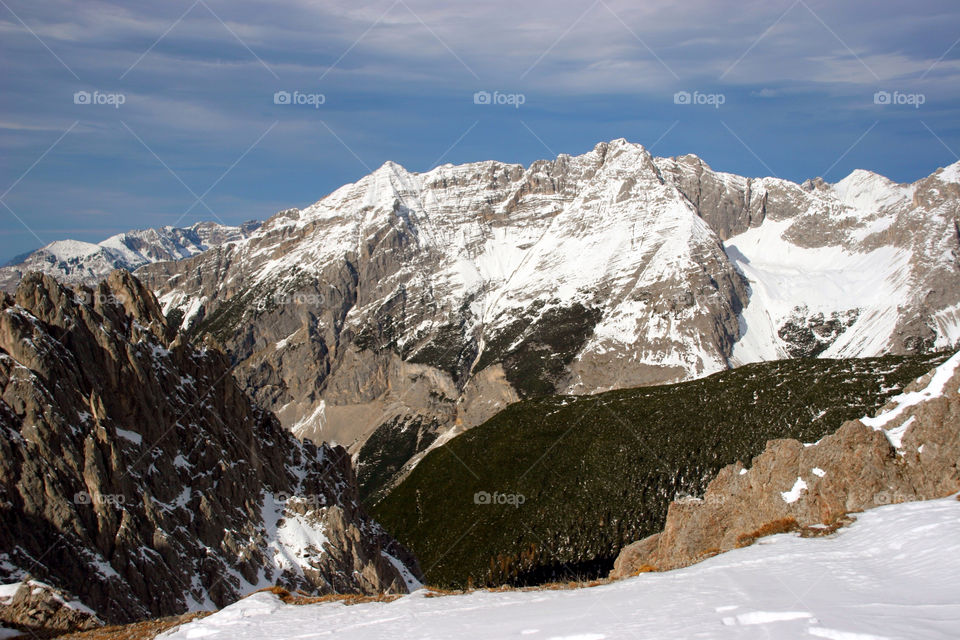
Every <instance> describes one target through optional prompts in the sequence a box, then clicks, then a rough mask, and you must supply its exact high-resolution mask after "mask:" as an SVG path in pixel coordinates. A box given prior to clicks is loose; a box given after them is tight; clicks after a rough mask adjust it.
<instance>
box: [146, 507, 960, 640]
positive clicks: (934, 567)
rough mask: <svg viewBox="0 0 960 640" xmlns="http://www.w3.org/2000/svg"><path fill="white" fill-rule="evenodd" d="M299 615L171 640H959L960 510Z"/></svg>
mask: <svg viewBox="0 0 960 640" xmlns="http://www.w3.org/2000/svg"><path fill="white" fill-rule="evenodd" d="M425 595H426V592H425V591H423V590H421V591H418V592H416V593H414V594H412V595H410V596H406V597H403V598H401V599H399V600H396V601H394V602H391V603H369V604H360V605H352V606H345V605H342V604H339V603H327V604H319V605H308V606H291V605H285V604H283V603H281V602H280V601H279V600H278V599H277V598H276V597H275V596H273V595H271V594H267V593H259V594H256V595H254V596H251V597H250V598H247V599H245V600H242V601H240V602H238V603H236V604H234V605H231V606H229V607H227V608H226V609H223V610H222V611H220V612H218V613H216V614H214V615H212V616H210V617H208V618H205V619H203V620H199V621H196V622H193V623H190V624H188V625H185V626H184V627H181V628H180V629H179V630H177V631H175V632H172V633H169V634H167V635H164V636H161V637H165V638H231V639H235V640H246V639H254V638H256V639H259V638H323V637H333V636H335V637H337V638H371V639H380V638H388V637H392V638H451V637H463V638H475V637H478V638H517V637H523V638H530V639H532V640H536V639H538V638H543V639H548V638H549V639H561V638H562V639H564V640H574V639H579V640H585V639H588V638H589V639H594V640H600V639H602V638H657V639H668V638H777V639H782V638H811V637H814V638H828V639H834V640H876V639H885V638H909V639H911V640H918V639H921V638H956V637H960V502H958V501H957V500H956V499H954V498H949V499H944V500H933V501H929V502H914V503H908V504H900V505H892V506H889V507H882V508H878V509H874V510H872V511H869V512H867V513H864V514H860V515H859V520H858V521H857V522H856V523H854V524H853V525H852V526H850V527H849V528H848V529H844V530H842V531H841V532H840V533H839V534H838V535H836V536H834V537H832V538H826V539H801V538H798V537H796V536H794V535H792V534H784V535H779V536H773V537H770V538H765V539H762V540H761V541H760V542H758V543H757V544H755V545H754V546H752V547H749V548H746V549H739V550H736V551H731V552H729V553H726V554H723V555H721V556H717V557H715V558H712V559H710V560H707V561H706V562H703V563H701V564H698V565H695V566H693V567H688V568H686V569H681V570H678V571H674V572H670V573H661V574H643V575H641V576H639V577H636V578H631V579H628V580H624V581H621V582H617V583H614V584H610V585H606V586H601V587H594V588H591V589H578V590H570V591H530V592H503V593H491V592H476V593H472V594H469V595H464V596H446V597H436V598H427V597H425Z"/></svg>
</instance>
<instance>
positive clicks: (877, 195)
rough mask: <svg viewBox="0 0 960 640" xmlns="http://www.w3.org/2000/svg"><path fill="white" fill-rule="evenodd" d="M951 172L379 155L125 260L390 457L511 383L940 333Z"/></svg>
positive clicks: (627, 151) (314, 417)
mask: <svg viewBox="0 0 960 640" xmlns="http://www.w3.org/2000/svg"><path fill="white" fill-rule="evenodd" d="M958 166H960V164H958V165H953V166H952V167H949V168H947V169H944V170H941V171H939V172H937V173H936V174H934V175H933V176H931V177H929V178H927V179H925V180H921V181H920V182H918V183H915V184H913V185H895V184H892V183H889V181H886V180H885V179H883V178H881V177H879V176H876V175H874V174H868V173H866V172H856V173H854V174H853V175H851V177H850V178H847V179H846V180H844V181H842V182H841V183H838V184H836V185H829V184H826V183H823V182H822V181H811V182H808V183H804V184H803V185H798V184H794V183H791V182H788V181H785V180H780V179H774V178H762V179H750V178H742V177H739V176H733V175H729V174H724V173H719V172H715V171H713V170H711V169H710V168H709V167H708V166H707V165H706V164H704V163H703V162H702V161H701V160H699V159H698V158H696V157H694V156H684V157H680V158H653V157H651V156H650V155H649V154H648V153H647V151H646V150H644V149H643V147H641V146H639V145H634V144H630V143H628V142H626V141H623V140H617V141H614V142H610V143H602V144H599V145H597V147H596V148H595V149H594V150H593V151H591V152H589V153H586V154H584V155H582V156H577V157H570V156H566V155H561V156H559V157H558V158H557V159H556V160H553V161H539V162H535V163H533V164H532V165H531V166H530V167H529V168H524V167H522V166H518V165H508V164H502V163H497V162H482V163H475V164H468V165H462V166H451V165H446V166H442V167H438V168H436V169H434V170H432V171H430V172H427V173H423V174H416V173H410V172H408V171H406V170H404V169H403V168H402V167H400V166H398V165H395V164H392V163H387V164H386V165H384V166H383V167H381V168H380V169H378V170H377V171H375V172H374V173H372V174H371V175H369V176H367V177H365V178H363V179H362V180H360V181H359V182H357V183H355V184H350V185H346V186H344V187H342V188H340V189H338V190H337V191H335V192H334V193H332V194H330V195H329V196H327V197H326V198H324V199H322V200H320V201H319V202H317V203H316V204H314V205H312V206H310V207H308V208H307V209H304V210H302V211H301V210H295V209H294V210H289V211H285V212H282V213H280V214H278V215H277V216H275V217H273V218H271V219H270V220H268V221H267V222H266V223H264V225H263V226H262V227H261V228H260V229H259V230H257V232H255V233H254V234H253V235H252V236H251V237H250V238H248V239H246V240H243V241H240V242H236V243H231V244H229V245H225V246H223V247H220V248H217V249H213V250H211V251H208V252H206V253H204V254H201V255H199V256H197V257H195V258H191V259H188V260H185V261H180V262H177V263H159V264H154V265H148V266H146V267H143V268H141V270H140V272H139V275H141V276H142V277H143V278H144V280H145V282H147V283H148V286H149V287H150V288H151V289H153V290H154V291H156V292H157V293H158V295H159V296H160V299H161V302H162V304H163V307H164V309H165V311H167V312H169V313H171V314H172V315H171V318H174V317H176V318H177V319H182V320H183V322H184V324H185V326H187V327H189V328H190V330H191V331H192V332H194V334H196V335H201V334H203V333H205V332H210V333H212V334H213V335H214V336H216V338H217V339H218V340H219V341H221V342H222V343H223V344H224V345H225V346H226V347H227V348H228V349H229V350H230V352H231V355H232V357H233V358H234V360H235V361H236V362H237V363H238V365H239V366H238V368H237V375H238V377H239V379H240V380H241V383H242V384H243V386H244V388H246V389H248V390H249V391H250V392H251V393H252V394H254V396H255V397H256V399H257V400H258V401H259V402H261V403H262V404H264V406H267V407H269V408H271V409H273V410H274V411H275V412H276V413H277V415H278V416H279V417H280V419H281V421H282V422H283V424H284V425H285V426H287V427H288V428H291V429H293V430H294V432H295V433H297V434H300V435H305V436H310V437H314V438H317V439H326V440H333V441H337V442H341V443H344V444H345V445H347V446H349V447H350V450H351V451H352V452H354V453H358V452H359V453H360V462H361V465H362V464H363V461H364V458H365V456H366V455H373V456H377V457H380V458H382V457H383V456H384V455H385V453H384V452H385V451H386V450H387V449H389V448H393V449H394V450H397V449H400V450H402V451H403V454H402V455H401V456H397V458H398V459H399V458H405V459H407V461H408V462H407V463H406V466H407V467H409V464H410V461H411V460H412V461H414V462H415V461H416V460H417V459H419V458H420V457H422V455H423V452H424V450H425V449H426V448H429V447H433V446H437V445H438V444H440V443H442V442H444V441H445V440H447V439H449V438H450V437H451V436H452V435H454V434H456V433H458V432H459V431H461V430H463V429H465V428H469V427H471V426H475V425H477V424H480V423H481V422H483V421H484V420H486V419H487V418H489V417H490V416H492V415H494V414H495V413H496V412H497V411H498V410H500V409H501V408H503V407H504V406H505V405H507V404H509V403H511V402H514V401H516V400H518V399H520V398H527V397H534V396H540V395H544V394H549V393H572V394H589V393H596V392H599V391H605V390H609V389H616V388H625V387H633V386H639V385H647V384H658V383H667V382H675V381H680V380H686V379H690V378H697V377H702V376H704V375H708V374H711V373H715V372H717V371H721V370H724V369H726V368H728V367H730V366H736V365H738V364H742V363H746V362H753V361H758V360H768V359H776V358H784V357H794V356H812V355H817V356H821V357H837V356H843V357H853V356H861V357H862V356H874V355H879V354H883V353H913V352H920V351H928V350H932V349H938V348H945V347H946V346H948V345H951V344H953V343H955V342H957V341H958V340H960V268H958V256H960V240H958V234H957V219H958V211H960V207H958V202H960V185H958V182H960V180H958ZM369 441H372V443H373V444H371V445H370V446H369V448H368V451H367V452H366V453H364V452H363V448H364V447H365V446H367V445H366V443H368V442H369ZM362 471H363V468H362V466H361V472H362Z"/></svg>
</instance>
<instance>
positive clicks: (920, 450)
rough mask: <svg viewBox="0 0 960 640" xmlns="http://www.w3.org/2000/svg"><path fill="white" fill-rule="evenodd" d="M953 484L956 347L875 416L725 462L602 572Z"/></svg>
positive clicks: (813, 525)
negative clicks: (744, 460)
mask: <svg viewBox="0 0 960 640" xmlns="http://www.w3.org/2000/svg"><path fill="white" fill-rule="evenodd" d="M958 490H960V353H958V354H957V355H954V356H953V357H952V358H950V359H949V360H947V361H946V362H945V363H944V364H942V365H940V366H939V367H937V368H936V369H935V370H934V371H932V372H931V373H929V374H927V375H926V376H924V377H922V378H920V379H919V380H917V381H916V382H915V383H913V384H912V385H910V386H908V387H907V389H906V390H905V392H904V393H903V394H902V395H900V396H897V397H895V398H894V399H893V400H891V402H890V404H888V405H887V406H886V407H884V408H883V409H882V410H881V411H880V412H879V413H878V414H877V415H876V416H874V417H871V418H863V419H861V420H851V421H848V422H846V423H844V424H843V426H842V427H841V428H840V429H839V430H838V431H837V432H836V433H834V434H832V435H829V436H827V437H825V438H823V439H822V440H820V441H819V442H817V443H814V444H803V443H801V442H799V441H797V440H772V441H770V442H769V443H768V444H767V448H766V450H765V451H764V452H763V453H762V454H761V455H759V456H757V457H756V458H754V459H753V461H752V463H751V465H750V468H749V469H747V468H744V467H743V466H742V465H741V464H739V463H737V464H735V465H730V466H728V467H726V468H724V469H723V470H722V471H721V472H720V473H719V474H718V476H717V477H716V478H715V479H714V480H713V481H712V482H711V483H710V485H709V486H708V488H707V491H706V493H705V494H704V496H703V497H702V498H699V499H698V498H688V499H685V500H681V501H676V502H673V503H672V504H671V505H670V509H669V512H668V515H667V522H666V526H665V527H664V530H663V532H661V533H659V534H655V535H653V536H650V537H648V538H645V539H643V540H640V541H638V542H635V543H633V544H631V545H629V546H627V547H626V548H625V549H624V550H623V551H622V552H621V553H620V556H619V557H618V559H617V562H616V565H615V567H614V570H613V572H612V574H611V575H612V576H613V577H626V576H629V575H633V574H634V573H636V572H637V571H640V570H669V569H674V568H677V567H682V566H686V565H689V564H692V563H694V562H697V561H699V560H702V559H704V558H706V557H709V556H711V555H715V554H716V553H720V552H723V551H728V550H730V549H733V548H736V547H738V546H743V545H745V544H750V543H752V542H753V541H754V540H755V539H756V538H757V537H759V536H761V535H764V534H765V533H770V532H772V533H776V532H780V531H786V530H790V529H794V528H802V527H805V528H808V531H810V530H812V531H816V530H817V529H818V528H820V529H823V528H829V527H830V526H834V525H835V524H836V523H838V522H840V521H841V520H842V518H844V516H846V515H847V514H850V513H854V512H858V511H863V510H865V509H870V508H872V507H876V506H880V505H885V504H890V503H891V502H905V501H911V500H928V499H934V498H941V497H945V496H949V495H951V494H953V493H955V492H957V491H958ZM827 530H829V529H827Z"/></svg>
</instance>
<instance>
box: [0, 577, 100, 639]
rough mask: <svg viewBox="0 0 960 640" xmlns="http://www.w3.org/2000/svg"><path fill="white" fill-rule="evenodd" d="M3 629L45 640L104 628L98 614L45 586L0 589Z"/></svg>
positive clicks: (32, 582)
mask: <svg viewBox="0 0 960 640" xmlns="http://www.w3.org/2000/svg"><path fill="white" fill-rule="evenodd" d="M0 591H2V592H3V593H0V625H2V626H4V627H8V628H14V629H19V630H20V631H22V632H24V635H23V637H34V638H46V637H52V636H53V635H60V634H63V633H67V632H70V631H88V630H90V629H96V628H97V627H100V626H102V625H103V622H102V621H101V620H100V619H99V618H97V616H96V614H94V613H93V611H92V610H90V608H89V607H87V606H86V605H84V604H83V603H81V602H79V601H76V600H74V599H73V598H72V597H71V596H70V595H69V594H66V593H64V592H63V591H61V590H59V589H55V588H53V587H51V586H50V585H48V584H44V583H43V582H37V581H36V580H24V581H23V582H19V583H14V584H8V585H2V586H0Z"/></svg>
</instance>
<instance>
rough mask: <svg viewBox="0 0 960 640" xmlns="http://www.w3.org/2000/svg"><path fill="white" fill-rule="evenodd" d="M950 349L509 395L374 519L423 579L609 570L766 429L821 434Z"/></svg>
mask: <svg viewBox="0 0 960 640" xmlns="http://www.w3.org/2000/svg"><path fill="white" fill-rule="evenodd" d="M945 358H946V356H945V355H927V356H909V357H900V356H887V357H882V358H870V359H858V360H819V359H799V360H787V361H781V362H770V363H759V364H753V365H748V366H744V367H741V368H739V369H735V370H732V371H726V372H722V373H718V374H715V375H713V376H710V377H708V378H704V379H701V380H695V381H692V382H685V383H681V384H674V385H667V386H660V387H646V388H639V389H630V390H621V391H612V392H609V393H604V394H600V395H596V396H588V397H576V398H574V397H558V396H551V397H545V398H539V399H531V400H526V401H523V402H519V403H517V404H514V405H512V406H510V407H508V408H507V409H505V410H504V411H502V412H501V413H500V414H498V415H496V416H495V417H493V418H492V419H490V420H489V421H487V422H486V423H484V424H483V425H481V426H479V427H476V428H474V429H472V430H470V431H468V432H466V433H465V434H463V435H461V436H459V437H457V438H454V439H453V440H451V441H450V442H449V443H447V444H445V445H444V446H441V447H438V448H437V449H435V450H434V451H432V452H431V453H429V454H428V455H427V456H426V457H425V458H424V460H423V461H422V462H421V463H420V464H419V466H417V468H416V469H414V470H413V472H412V473H411V474H410V476H409V477H407V479H406V480H404V481H403V482H402V483H401V484H400V485H398V486H397V488H396V489H394V490H393V491H392V492H391V493H390V494H389V495H388V496H387V497H386V498H384V499H383V500H381V501H380V502H379V503H378V504H376V505H375V506H374V507H373V512H374V515H375V517H376V518H377V519H378V520H379V521H380V522H381V523H382V524H383V525H384V526H385V527H386V528H387V529H388V530H389V531H390V532H391V533H392V534H394V535H395V536H396V537H397V538H398V539H399V540H400V542H402V543H403V544H405V545H407V546H408V547H409V548H411V549H412V550H413V551H414V553H415V554H416V555H417V557H418V558H419V560H420V564H421V566H422V567H423V569H424V570H425V572H426V576H427V579H428V581H429V583H430V584H434V585H439V586H448V587H465V586H468V585H475V586H493V585H500V584H513V585H527V584H537V583H542V582H548V581H553V580H567V579H570V578H572V577H578V578H590V577H596V576H601V575H605V574H606V573H607V572H608V571H609V569H610V568H611V567H612V564H613V560H614V558H615V557H616V555H617V553H618V551H619V550H620V548H621V547H622V546H623V545H625V544H627V543H629V542H632V541H634V540H638V539H640V538H643V537H645V536H647V535H649V534H651V533H655V532H657V531H659V530H660V529H661V528H662V526H663V522H664V519H665V517H666V510H667V506H668V505H669V503H670V501H671V500H672V499H674V498H675V497H677V496H678V495H683V494H694V495H697V494H701V493H702V492H703V490H704V489H705V487H706V485H707V483H708V482H709V481H710V479H711V478H712V477H713V476H714V475H715V474H716V473H717V471H719V470H720V469H721V468H722V467H723V466H725V465H727V464H730V463H733V462H735V461H737V460H741V461H743V462H744V464H747V463H749V461H750V458H751V457H753V456H754V455H757V454H758V453H760V452H761V451H762V450H763V447H764V444H765V443H766V441H767V440H770V439H773V438H785V437H789V438H798V439H800V440H802V441H805V442H811V441H815V440H818V439H820V438H821V437H823V436H824V435H826V434H828V433H830V432H832V431H834V430H836V429H837V428H838V427H839V426H840V424H841V423H842V422H843V421H844V420H848V419H852V418H857V417H860V416H863V415H865V414H871V413H873V412H874V411H875V410H876V409H878V408H879V407H881V406H882V405H883V404H884V403H885V402H886V399H887V398H889V397H890V396H892V395H895V394H896V393H899V391H900V390H901V389H902V388H903V386H905V385H906V384H908V383H909V382H911V381H912V380H913V379H915V378H916V377H918V376H920V375H922V374H924V373H925V372H927V371H928V370H929V369H931V368H932V367H933V366H935V365H937V364H939V363H940V362H942V361H943V360H944V359H945Z"/></svg>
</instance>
